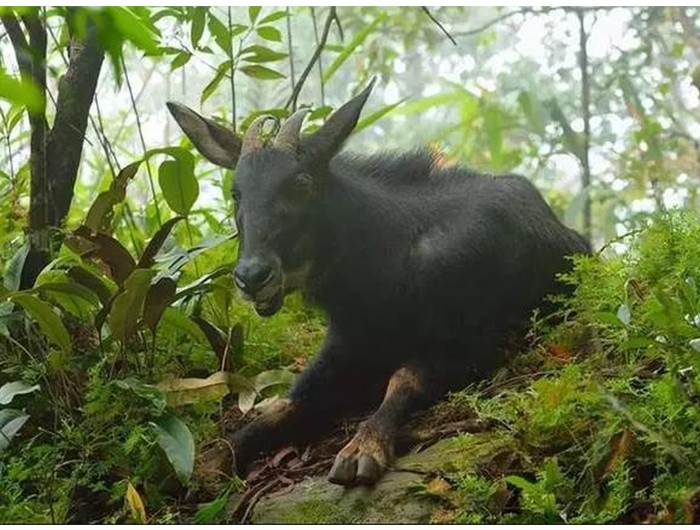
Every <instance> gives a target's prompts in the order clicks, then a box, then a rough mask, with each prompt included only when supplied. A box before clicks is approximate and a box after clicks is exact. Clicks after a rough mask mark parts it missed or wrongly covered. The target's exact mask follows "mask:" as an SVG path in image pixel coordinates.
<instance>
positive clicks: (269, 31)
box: [255, 26, 282, 42]
mask: <svg viewBox="0 0 700 530" xmlns="http://www.w3.org/2000/svg"><path fill="white" fill-rule="evenodd" d="M255 31H256V32H257V34H258V35H259V36H260V37H262V38H263V39H265V40H269V41H272V42H281V41H282V34H281V33H280V30H278V29H277V28H275V27H272V26H263V27H261V28H257V29H256V30H255Z"/></svg>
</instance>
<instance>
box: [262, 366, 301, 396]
mask: <svg viewBox="0 0 700 530" xmlns="http://www.w3.org/2000/svg"><path fill="white" fill-rule="evenodd" d="M293 382H294V374H293V373H292V372H290V371H289V370H268V371H266V372H262V373H260V374H258V375H257V376H255V379H254V380H253V384H254V385H255V390H257V391H258V392H262V391H263V390H264V389H266V388H268V387H271V386H275V385H285V386H289V385H291V384H292V383H293Z"/></svg>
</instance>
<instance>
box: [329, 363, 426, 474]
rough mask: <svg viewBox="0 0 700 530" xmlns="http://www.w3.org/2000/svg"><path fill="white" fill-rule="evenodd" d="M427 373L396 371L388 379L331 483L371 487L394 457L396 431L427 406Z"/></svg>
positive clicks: (340, 459) (337, 461) (341, 454)
mask: <svg viewBox="0 0 700 530" xmlns="http://www.w3.org/2000/svg"><path fill="white" fill-rule="evenodd" d="M426 375H427V374H426V371H425V370H423V369H421V368H419V367H411V366H407V367H403V368H399V369H398V370H396V372H394V374H393V375H392V376H391V378H390V379H389V383H388V385H387V388H386V394H385V396H384V401H382V404H381V405H380V407H379V409H377V411H376V412H375V413H374V414H373V415H372V416H370V418H369V419H368V420H367V421H365V422H364V423H362V424H361V425H360V427H359V429H358V431H357V434H356V435H355V437H354V438H353V439H352V440H351V441H350V442H349V443H348V444H347V445H346V446H345V447H344V448H343V449H341V451H340V452H339V453H338V456H337V457H336V459H335V462H334V463H333V467H332V469H331V471H330V473H329V474H328V480H329V481H331V482H333V483H334V484H342V485H346V486H349V485H352V484H355V483H358V484H374V483H375V482H376V481H377V480H379V478H380V477H381V475H382V474H383V473H384V470H385V469H386V466H387V464H388V463H389V461H390V460H391V459H392V457H393V453H394V439H395V436H396V432H397V430H398V428H399V427H400V426H401V425H402V424H403V423H404V421H405V419H406V418H407V417H408V415H410V414H411V413H412V412H413V411H415V410H417V409H419V408H421V407H422V406H425V405H427V404H428V402H429V401H430V400H431V398H432V397H433V395H432V394H433V392H430V391H427V389H426V383H427V382H428V379H429V378H428V377H426Z"/></svg>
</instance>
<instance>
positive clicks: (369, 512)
mask: <svg viewBox="0 0 700 530" xmlns="http://www.w3.org/2000/svg"><path fill="white" fill-rule="evenodd" d="M511 445H512V438H511V437H510V436H509V435H507V434H506V433H503V432H501V433H499V432H484V433H476V434H465V435H460V436H456V437H452V438H447V439H444V440H441V441H439V442H438V443H436V444H435V445H433V446H431V447H429V448H428V449H426V450H425V451H422V452H419V453H416V454H409V455H406V456H404V457H402V458H399V459H398V460H397V461H396V462H395V463H394V465H393V466H392V468H391V469H390V470H389V471H388V472H387V473H386V474H385V475H384V477H383V478H382V479H381V480H380V481H379V482H378V483H377V484H376V485H375V486H374V487H372V488H369V487H364V486H358V487H354V488H344V487H342V486H336V485H333V484H330V483H329V482H328V481H326V478H325V476H323V477H313V478H308V479H305V480H304V481H302V482H300V483H299V484H297V485H296V486H295V487H294V489H292V490H291V491H288V492H286V493H282V494H279V495H271V496H269V497H266V498H263V499H261V500H260V502H258V504H257V505H256V506H255V508H254V510H253V513H252V517H251V521H252V522H253V523H265V524H311V523H325V524H333V523H336V524H339V523H344V524H352V523H365V524H366V523H375V524H392V523H393V524H396V523H414V524H420V523H428V522H430V521H431V518H432V516H433V514H434V512H435V511H436V509H437V508H439V507H440V505H441V500H440V496H439V495H434V494H431V493H430V492H429V491H428V490H427V488H426V485H427V484H428V482H429V480H430V479H431V478H434V477H436V476H441V475H450V474H459V473H471V472H476V471H477V470H478V466H479V465H480V464H481V463H483V462H484V461H485V460H486V459H487V458H488V457H489V456H490V455H494V454H497V453H498V452H500V451H503V450H504V449H506V448H507V447H509V446H511ZM446 484H447V483H446Z"/></svg>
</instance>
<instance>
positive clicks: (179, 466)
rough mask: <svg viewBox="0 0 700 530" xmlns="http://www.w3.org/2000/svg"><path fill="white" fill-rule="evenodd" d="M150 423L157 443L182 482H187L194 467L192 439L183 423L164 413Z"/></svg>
mask: <svg viewBox="0 0 700 530" xmlns="http://www.w3.org/2000/svg"><path fill="white" fill-rule="evenodd" d="M150 425H151V426H152V427H153V429H155V431H156V434H157V436H158V438H157V439H158V445H160V447H161V449H163V451H164V452H165V456H167V457H168V460H169V461H170V463H171V464H172V466H173V469H174V470H175V474H176V475H177V477H178V479H180V482H181V483H182V484H187V482H188V481H189V479H190V477H191V476H192V470H193V469H194V439H193V438H192V433H191V432H190V430H189V429H188V428H187V425H185V423H184V422H183V421H182V420H180V419H178V418H176V417H175V416H173V415H172V414H164V415H163V416H161V417H160V418H158V419H157V420H156V421H154V422H150Z"/></svg>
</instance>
